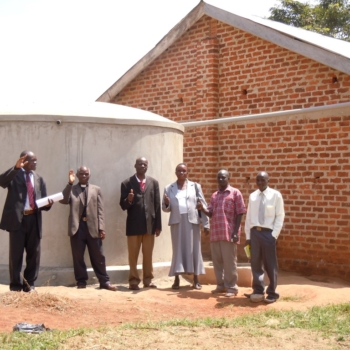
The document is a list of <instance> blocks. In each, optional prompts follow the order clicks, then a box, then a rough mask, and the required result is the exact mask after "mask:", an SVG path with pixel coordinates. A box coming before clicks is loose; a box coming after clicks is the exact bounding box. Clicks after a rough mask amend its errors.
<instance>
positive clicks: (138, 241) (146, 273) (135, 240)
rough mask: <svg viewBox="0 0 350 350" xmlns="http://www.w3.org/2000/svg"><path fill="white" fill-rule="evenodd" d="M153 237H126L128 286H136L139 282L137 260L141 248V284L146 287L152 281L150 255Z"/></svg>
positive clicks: (146, 235)
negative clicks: (128, 269)
mask: <svg viewBox="0 0 350 350" xmlns="http://www.w3.org/2000/svg"><path fill="white" fill-rule="evenodd" d="M154 236H155V235H149V234H145V235H137V236H127V241H128V253H129V266H130V272H129V285H132V284H136V285H138V284H139V283H140V282H141V279H140V277H139V273H138V271H137V260H138V257H139V253H140V248H141V246H142V270H143V278H142V279H143V284H144V285H145V286H148V285H149V284H150V283H151V282H152V279H153V277H154V276H153V265H152V253H153V247H154Z"/></svg>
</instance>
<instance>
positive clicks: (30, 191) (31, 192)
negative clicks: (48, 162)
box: [26, 172, 36, 209]
mask: <svg viewBox="0 0 350 350" xmlns="http://www.w3.org/2000/svg"><path fill="white" fill-rule="evenodd" d="M29 174H30V172H28V173H27V172H26V184H27V193H28V199H29V205H30V207H31V208H32V209H35V207H36V206H35V200H34V187H33V185H32V181H31V180H30V175H29Z"/></svg>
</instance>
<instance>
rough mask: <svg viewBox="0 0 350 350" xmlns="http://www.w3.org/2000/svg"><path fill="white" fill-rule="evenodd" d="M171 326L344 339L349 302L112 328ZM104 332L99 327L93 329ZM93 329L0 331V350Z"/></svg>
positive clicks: (31, 349) (34, 348)
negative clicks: (292, 332)
mask: <svg viewBox="0 0 350 350" xmlns="http://www.w3.org/2000/svg"><path fill="white" fill-rule="evenodd" d="M171 327H187V328H191V327H208V328H231V327H232V328H238V327H239V328H242V330H244V331H245V332H247V333H249V334H251V335H252V336H256V337H259V336H261V335H262V334H263V333H262V331H263V330H264V333H265V335H266V332H267V331H268V329H272V328H273V329H277V330H278V329H279V330H283V329H287V328H296V329H304V330H308V331H315V332H318V333H320V334H321V335H322V336H323V337H334V338H335V339H336V340H337V341H338V342H342V341H345V340H346V339H348V338H349V336H350V303H346V304H338V305H329V306H325V307H313V308H311V309H309V310H307V311H304V312H302V311H292V310H291V311H276V310H268V311H265V312H262V313H257V314H254V315H247V316H241V317H237V318H233V319H225V318H219V319H215V318H205V319H198V320H188V319H181V320H169V321H162V322H143V323H127V324H124V325H122V326H119V327H116V328H114V329H111V328H109V330H112V331H113V330H114V331H115V332H122V331H123V329H135V330H136V329H137V330H142V329H143V330H145V331H146V330H158V329H162V328H171ZM99 331H100V332H101V333H103V332H105V331H106V329H102V328H101V329H99V330H97V332H99ZM92 332H96V330H92V329H77V330H70V331H52V332H44V333H41V334H38V335H34V334H25V333H20V332H13V333H6V334H5V333H2V334H0V349H2V350H7V349H11V350H17V349H18V350H44V349H45V350H50V349H57V348H58V345H59V344H61V343H63V342H64V341H65V340H67V339H69V338H71V337H75V336H81V335H89V334H91V333H92Z"/></svg>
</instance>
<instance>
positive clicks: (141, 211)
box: [119, 157, 162, 290]
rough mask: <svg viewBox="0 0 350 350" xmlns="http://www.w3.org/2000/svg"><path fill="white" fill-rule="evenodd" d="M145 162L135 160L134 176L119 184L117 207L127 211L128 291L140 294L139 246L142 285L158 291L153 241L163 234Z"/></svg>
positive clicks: (157, 196) (157, 197)
mask: <svg viewBox="0 0 350 350" xmlns="http://www.w3.org/2000/svg"><path fill="white" fill-rule="evenodd" d="M147 168H148V161H147V159H146V158H144V157H141V158H137V159H136V163H135V169H136V174H135V175H133V176H131V177H130V178H128V179H126V180H125V181H124V182H123V183H122V184H121V193H120V203H119V204H120V206H121V207H122V209H123V210H127V212H128V216H127V219H126V236H127V240H128V254H129V265H130V272H129V289H131V290H139V289H140V287H139V283H140V281H141V280H140V277H139V274H138V271H137V259H138V256H139V252H140V248H141V245H142V254H143V262H142V267H143V285H144V287H145V288H147V287H149V288H157V287H156V286H155V285H154V284H153V283H152V279H153V277H154V276H153V265H152V253H153V247H154V237H155V236H157V237H158V236H159V235H160V232H161V230H162V223H161V207H160V194H159V184H158V181H157V180H155V179H153V178H152V177H150V176H146V171H147Z"/></svg>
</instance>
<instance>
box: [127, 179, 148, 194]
mask: <svg viewBox="0 0 350 350" xmlns="http://www.w3.org/2000/svg"><path fill="white" fill-rule="evenodd" d="M130 183H131V188H132V189H133V190H134V193H139V192H141V188H140V184H139V182H138V181H137V179H136V176H135V175H133V176H132V177H131V179H130ZM146 183H147V182H146Z"/></svg>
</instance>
